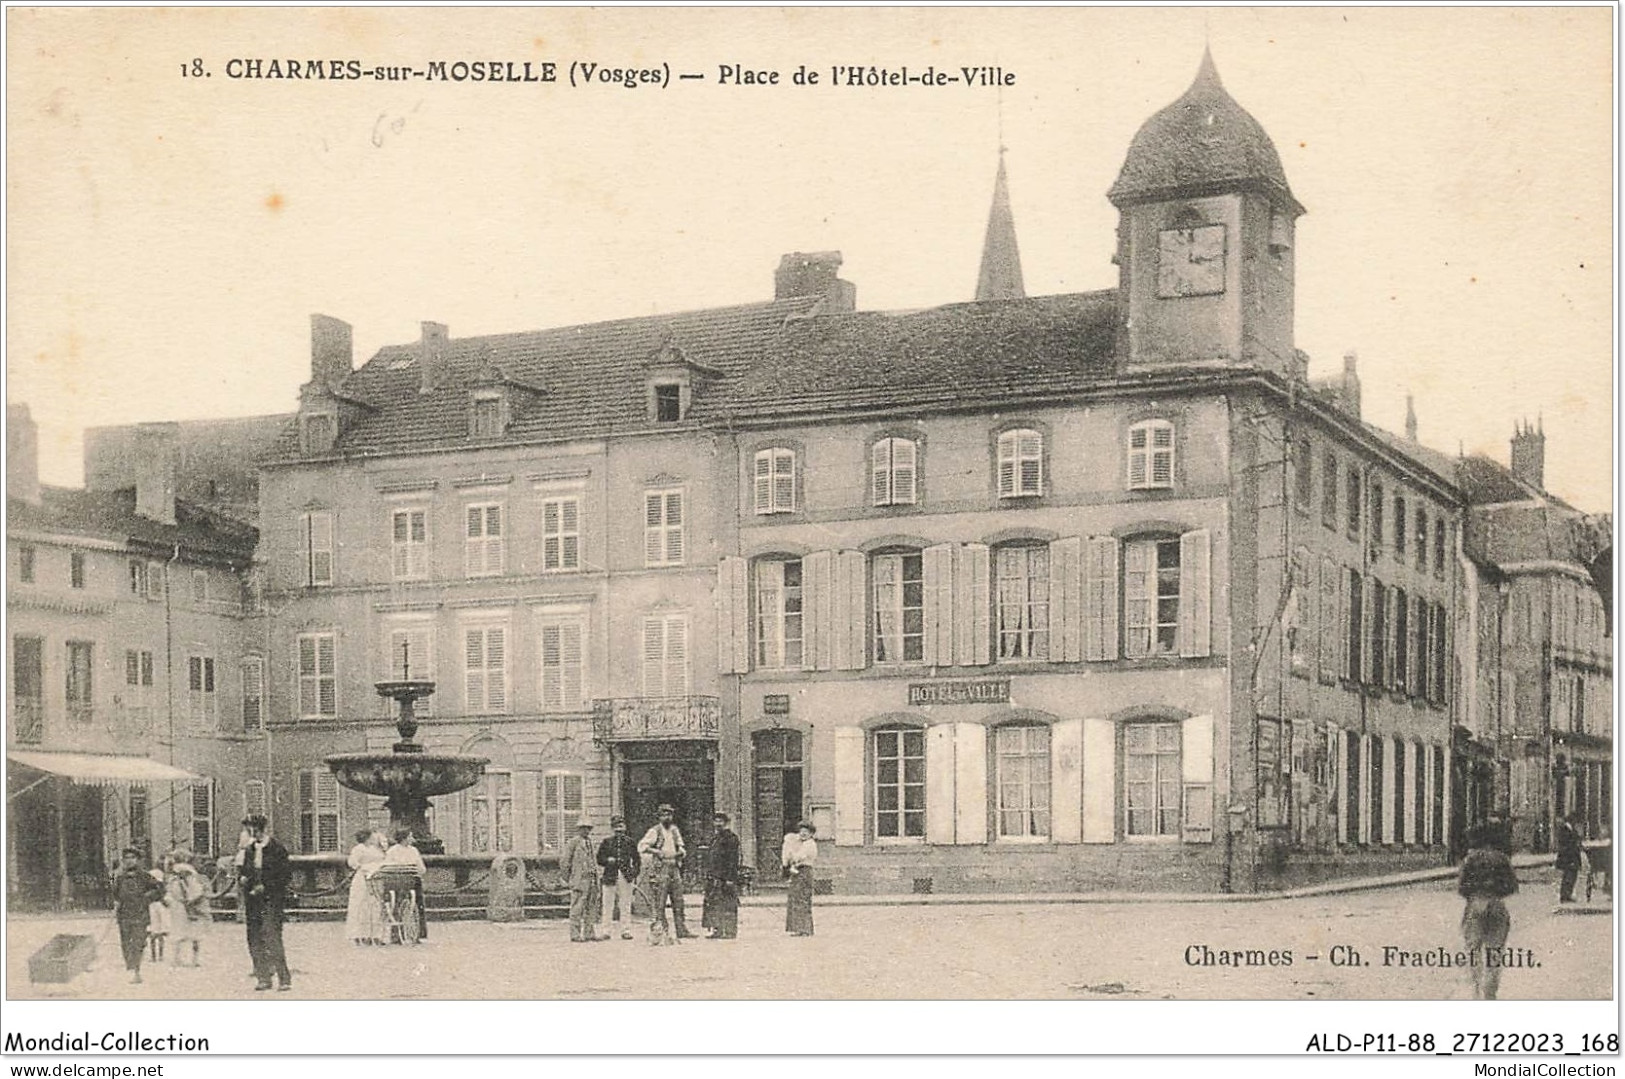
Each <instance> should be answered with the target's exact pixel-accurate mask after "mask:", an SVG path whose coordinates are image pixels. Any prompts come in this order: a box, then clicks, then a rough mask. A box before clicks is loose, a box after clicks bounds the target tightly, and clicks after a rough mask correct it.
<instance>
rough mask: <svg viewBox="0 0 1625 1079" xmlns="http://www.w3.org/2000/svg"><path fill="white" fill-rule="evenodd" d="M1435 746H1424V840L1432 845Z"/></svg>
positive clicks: (1422, 830)
mask: <svg viewBox="0 0 1625 1079" xmlns="http://www.w3.org/2000/svg"><path fill="white" fill-rule="evenodd" d="M1435 752H1436V751H1435V750H1434V748H1433V746H1431V745H1425V746H1423V747H1422V827H1421V832H1422V842H1423V843H1425V844H1427V845H1428V846H1432V845H1433V843H1434V841H1435V839H1434V835H1433V788H1434V783H1433V754H1434V753H1435Z"/></svg>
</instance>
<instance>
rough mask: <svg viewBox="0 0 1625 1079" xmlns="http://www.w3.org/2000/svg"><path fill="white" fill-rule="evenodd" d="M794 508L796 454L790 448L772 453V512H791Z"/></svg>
mask: <svg viewBox="0 0 1625 1079" xmlns="http://www.w3.org/2000/svg"><path fill="white" fill-rule="evenodd" d="M795 508H796V455H795V453H794V451H792V450H778V451H776V452H775V453H774V454H773V512H775V513H793V512H795Z"/></svg>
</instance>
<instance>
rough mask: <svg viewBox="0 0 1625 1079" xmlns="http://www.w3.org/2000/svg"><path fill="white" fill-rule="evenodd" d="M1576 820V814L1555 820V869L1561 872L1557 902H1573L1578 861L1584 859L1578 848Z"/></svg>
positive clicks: (1578, 869)
mask: <svg viewBox="0 0 1625 1079" xmlns="http://www.w3.org/2000/svg"><path fill="white" fill-rule="evenodd" d="M1578 821H1579V817H1578V816H1570V817H1568V818H1567V819H1564V818H1561V817H1559V818H1558V821H1557V871H1558V872H1559V873H1560V874H1562V880H1561V882H1560V883H1559V885H1558V891H1557V901H1558V902H1559V903H1572V902H1574V882H1575V881H1576V880H1577V879H1579V876H1580V863H1581V862H1583V861H1584V860H1585V855H1584V853H1583V852H1582V851H1581V848H1580V831H1579V829H1578V828H1576V827H1575V824H1576V823H1577V822H1578Z"/></svg>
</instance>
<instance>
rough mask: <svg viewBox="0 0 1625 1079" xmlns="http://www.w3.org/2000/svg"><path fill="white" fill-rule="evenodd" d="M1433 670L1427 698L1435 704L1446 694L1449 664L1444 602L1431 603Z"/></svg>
mask: <svg viewBox="0 0 1625 1079" xmlns="http://www.w3.org/2000/svg"><path fill="white" fill-rule="evenodd" d="M1431 636H1432V638H1433V670H1432V671H1431V675H1432V678H1431V682H1432V686H1433V692H1432V693H1431V694H1430V695H1429V699H1430V700H1432V701H1433V702H1434V703H1435V704H1443V703H1444V702H1445V698H1446V696H1447V693H1446V689H1447V686H1448V683H1447V680H1446V679H1447V675H1446V672H1447V671H1448V670H1449V666H1450V650H1449V647H1448V639H1447V622H1446V614H1445V609H1444V604H1442V603H1436V604H1434V605H1433V633H1432V635H1431Z"/></svg>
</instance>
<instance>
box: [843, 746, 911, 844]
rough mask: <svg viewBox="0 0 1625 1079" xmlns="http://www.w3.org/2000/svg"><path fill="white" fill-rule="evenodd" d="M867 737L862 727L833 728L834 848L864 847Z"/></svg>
mask: <svg viewBox="0 0 1625 1079" xmlns="http://www.w3.org/2000/svg"><path fill="white" fill-rule="evenodd" d="M867 738H868V732H866V731H865V730H864V729H863V728H862V727H836V728H835V845H836V846H838V847H861V846H862V845H863V832H864V827H863V823H864V822H863V814H864V808H863V807H864V786H865V777H864V772H863V747H864V742H865V740H866V739H867ZM929 804H930V803H927V805H929Z"/></svg>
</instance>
